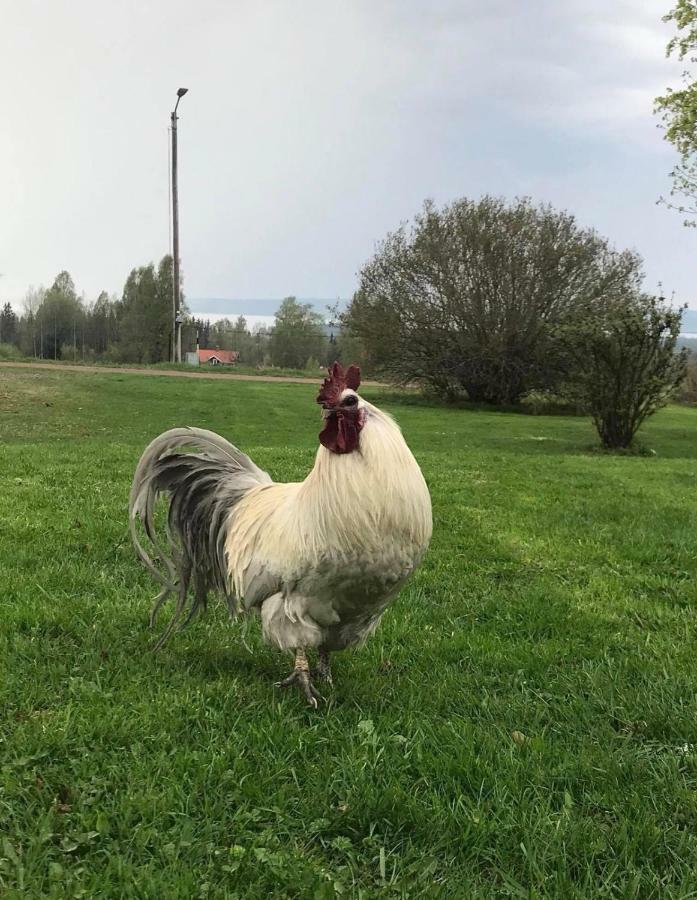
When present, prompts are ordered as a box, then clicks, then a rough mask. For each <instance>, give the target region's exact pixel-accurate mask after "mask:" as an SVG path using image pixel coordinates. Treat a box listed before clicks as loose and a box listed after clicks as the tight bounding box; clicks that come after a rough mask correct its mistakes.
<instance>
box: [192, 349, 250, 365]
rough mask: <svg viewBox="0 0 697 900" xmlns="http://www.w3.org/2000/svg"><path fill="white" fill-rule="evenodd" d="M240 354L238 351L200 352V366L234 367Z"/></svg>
mask: <svg viewBox="0 0 697 900" xmlns="http://www.w3.org/2000/svg"><path fill="white" fill-rule="evenodd" d="M239 356H240V354H239V353H238V352H237V350H199V351H198V363H199V365H200V366H234V365H235V363H236V362H237V360H238V359H239Z"/></svg>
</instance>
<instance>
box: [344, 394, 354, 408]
mask: <svg viewBox="0 0 697 900" xmlns="http://www.w3.org/2000/svg"><path fill="white" fill-rule="evenodd" d="M357 403H358V397H356V395H355V394H350V395H349V396H348V397H347V398H346V399H345V400H344V402H343V403H342V404H341V405H342V406H355V405H356V404H357Z"/></svg>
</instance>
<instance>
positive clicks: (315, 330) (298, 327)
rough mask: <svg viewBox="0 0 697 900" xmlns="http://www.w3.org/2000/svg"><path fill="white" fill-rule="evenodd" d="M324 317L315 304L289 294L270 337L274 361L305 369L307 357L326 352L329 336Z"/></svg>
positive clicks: (272, 362) (319, 355)
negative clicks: (314, 306) (326, 334)
mask: <svg viewBox="0 0 697 900" xmlns="http://www.w3.org/2000/svg"><path fill="white" fill-rule="evenodd" d="M323 325H324V320H323V318H322V316H321V315H320V314H319V313H316V312H315V311H314V310H313V308H312V306H311V304H309V303H298V301H297V300H296V299H295V297H286V299H285V300H284V301H283V303H281V306H280V308H279V310H278V312H277V313H276V322H275V324H274V329H273V332H272V334H271V339H270V341H269V358H270V361H271V364H272V365H274V366H280V367H282V368H289V369H301V368H302V367H303V366H304V365H305V362H306V360H307V359H309V358H310V357H313V358H319V357H322V358H324V357H325V356H326V345H327V339H326V337H325V336H324V333H323V330H322V329H323Z"/></svg>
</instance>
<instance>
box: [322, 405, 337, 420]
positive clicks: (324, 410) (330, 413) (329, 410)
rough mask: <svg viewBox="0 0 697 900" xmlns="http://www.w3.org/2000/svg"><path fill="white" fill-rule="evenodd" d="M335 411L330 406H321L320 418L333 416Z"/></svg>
mask: <svg viewBox="0 0 697 900" xmlns="http://www.w3.org/2000/svg"><path fill="white" fill-rule="evenodd" d="M335 412H336V410H335V409H332V407H331V406H323V407H322V418H323V419H328V418H329V417H330V416H333V415H334V413H335Z"/></svg>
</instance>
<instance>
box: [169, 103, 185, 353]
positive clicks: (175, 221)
mask: <svg viewBox="0 0 697 900" xmlns="http://www.w3.org/2000/svg"><path fill="white" fill-rule="evenodd" d="M188 90H189V89H188V88H179V90H178V91H177V102H176V105H175V107H174V109H173V110H172V115H171V120H172V258H173V259H172V268H173V272H172V322H173V326H174V327H173V329H172V359H173V360H174V362H178V363H180V362H181V361H182V330H181V321H182V317H181V311H180V307H181V283H180V278H179V188H178V186H177V107H178V106H179V101H180V100H181V98H182V97H183V96H184V94H186V93H187V91H188Z"/></svg>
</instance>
